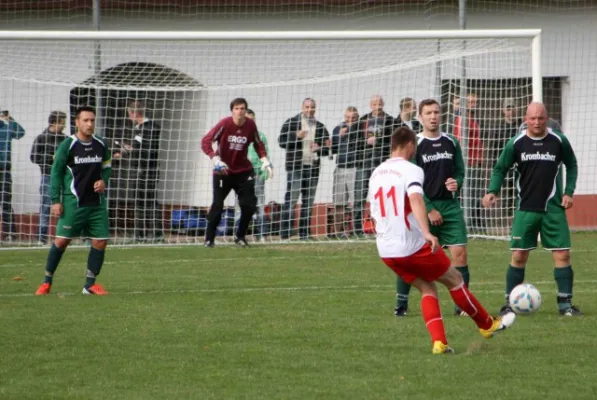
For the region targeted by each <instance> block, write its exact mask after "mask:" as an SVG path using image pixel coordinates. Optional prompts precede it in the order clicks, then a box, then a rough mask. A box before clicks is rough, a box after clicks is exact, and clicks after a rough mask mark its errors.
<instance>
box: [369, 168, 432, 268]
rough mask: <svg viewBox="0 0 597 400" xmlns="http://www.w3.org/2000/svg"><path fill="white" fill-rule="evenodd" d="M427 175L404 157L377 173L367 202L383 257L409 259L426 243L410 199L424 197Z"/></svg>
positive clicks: (374, 175) (372, 177)
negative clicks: (413, 196)
mask: <svg viewBox="0 0 597 400" xmlns="http://www.w3.org/2000/svg"><path fill="white" fill-rule="evenodd" d="M423 176H424V174H423V170H422V169H421V168H420V167H419V166H417V165H415V164H413V163H411V162H409V161H407V160H405V159H403V158H391V159H389V160H387V161H385V162H384V163H382V164H381V165H380V166H379V167H377V168H375V171H373V174H372V175H371V179H369V195H368V198H367V200H368V201H369V207H370V210H371V217H372V218H373V219H374V220H375V231H376V233H377V251H378V252H379V255H380V257H383V258H385V257H388V258H390V257H407V256H410V255H411V254H414V253H416V252H417V251H419V249H421V247H423V245H424V244H425V239H423V233H422V232H421V228H420V227H419V224H418V223H417V221H416V220H415V217H414V215H413V214H412V210H411V208H410V201H409V198H408V195H409V194H412V193H420V194H421V195H422V194H423Z"/></svg>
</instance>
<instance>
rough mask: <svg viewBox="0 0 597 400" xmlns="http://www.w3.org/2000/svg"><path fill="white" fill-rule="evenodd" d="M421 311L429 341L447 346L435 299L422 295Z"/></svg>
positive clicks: (437, 303)
mask: <svg viewBox="0 0 597 400" xmlns="http://www.w3.org/2000/svg"><path fill="white" fill-rule="evenodd" d="M421 311H423V319H424V320H425V325H427V330H428V331H429V335H431V341H432V342H436V341H438V340H439V341H440V342H442V343H443V344H448V340H447V339H446V331H445V329H444V321H443V320H442V313H441V311H440V309H439V301H437V297H435V296H432V295H430V294H426V295H424V296H423V297H422V298H421Z"/></svg>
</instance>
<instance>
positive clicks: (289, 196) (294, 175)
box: [278, 98, 330, 240]
mask: <svg viewBox="0 0 597 400" xmlns="http://www.w3.org/2000/svg"><path fill="white" fill-rule="evenodd" d="M315 109H316V104H315V100H313V99H311V98H306V99H305V100H303V105H302V112H301V113H300V114H298V115H295V116H294V117H292V118H289V119H287V120H286V122H284V124H283V125H282V128H281V129H280V136H279V137H278V143H279V145H280V147H281V148H283V149H285V150H286V163H285V166H286V194H285V196H284V207H283V209H282V231H281V234H280V236H281V237H282V239H289V238H290V236H291V235H292V228H293V226H294V221H295V219H294V209H295V207H296V204H297V203H298V199H299V196H301V198H302V199H301V200H302V201H301V213H300V219H299V235H300V237H301V239H303V240H308V239H309V236H310V230H311V229H310V227H311V215H312V212H313V203H314V201H315V192H316V190H317V183H318V182H319V166H320V158H321V157H322V156H326V155H328V154H329V146H330V134H329V133H328V131H327V129H326V128H325V126H324V125H323V124H322V123H321V122H319V121H317V120H316V119H315Z"/></svg>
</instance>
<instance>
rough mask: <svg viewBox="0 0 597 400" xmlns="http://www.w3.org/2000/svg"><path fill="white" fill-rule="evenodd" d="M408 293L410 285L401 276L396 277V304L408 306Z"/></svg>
mask: <svg viewBox="0 0 597 400" xmlns="http://www.w3.org/2000/svg"><path fill="white" fill-rule="evenodd" d="M409 293H410V285H409V284H408V283H406V282H404V280H402V278H401V277H398V279H396V306H398V307H404V308H408V294H409Z"/></svg>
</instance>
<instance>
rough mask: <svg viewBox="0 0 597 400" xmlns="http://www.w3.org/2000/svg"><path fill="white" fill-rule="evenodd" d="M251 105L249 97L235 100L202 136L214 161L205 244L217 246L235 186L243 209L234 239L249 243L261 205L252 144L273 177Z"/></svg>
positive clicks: (241, 244)
mask: <svg viewBox="0 0 597 400" xmlns="http://www.w3.org/2000/svg"><path fill="white" fill-rule="evenodd" d="M247 108H248V104H247V101H246V100H245V99H243V98H236V99H234V100H232V101H231V102H230V111H231V113H232V116H230V117H226V118H224V119H222V120H220V122H218V123H217V124H216V125H215V126H214V127H213V128H211V130H210V131H209V132H208V133H207V135H205V136H204V137H203V139H202V140H201V148H202V149H203V152H204V153H205V154H207V156H209V158H211V161H212V164H213V201H212V204H211V207H210V209H209V213H208V215H207V229H206V231H205V244H204V245H205V247H214V244H215V237H216V228H217V226H218V224H219V223H220V220H221V219H222V211H223V209H224V199H226V196H228V194H229V193H230V191H231V190H234V192H235V193H236V195H237V196H238V204H239V205H240V212H241V214H240V221H239V224H238V228H237V230H236V234H235V238H234V242H235V243H236V244H238V245H240V246H242V247H247V246H248V243H247V240H246V239H245V235H246V233H247V229H248V228H249V223H250V222H251V219H252V218H253V214H254V213H255V207H256V206H257V197H256V196H255V176H254V172H253V164H251V161H250V160H249V158H248V157H247V153H248V150H249V146H250V145H251V144H252V145H253V146H254V147H255V150H256V151H257V154H258V155H259V157H260V160H261V163H262V164H261V170H262V171H265V172H267V176H268V178H270V179H271V178H272V177H273V175H274V170H273V167H272V164H271V162H270V161H269V159H268V158H267V152H266V150H265V146H264V145H263V142H262V141H261V139H260V137H259V131H258V130H257V125H255V122H254V121H253V120H252V119H250V118H247V117H246V113H247ZM214 142H215V143H216V150H215V151H214V149H213V143H214Z"/></svg>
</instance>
